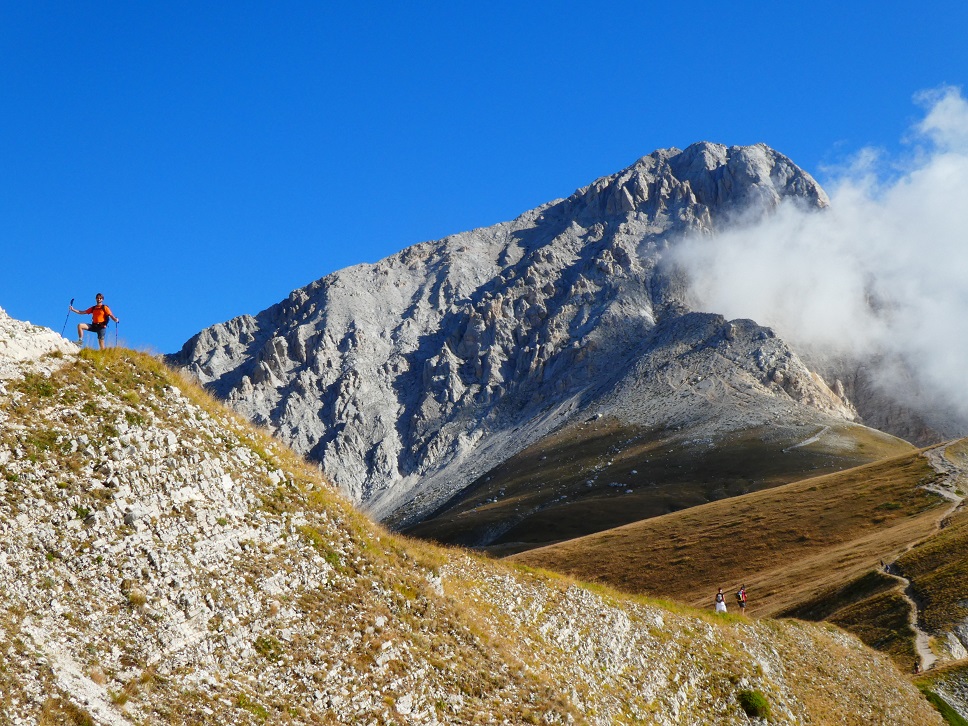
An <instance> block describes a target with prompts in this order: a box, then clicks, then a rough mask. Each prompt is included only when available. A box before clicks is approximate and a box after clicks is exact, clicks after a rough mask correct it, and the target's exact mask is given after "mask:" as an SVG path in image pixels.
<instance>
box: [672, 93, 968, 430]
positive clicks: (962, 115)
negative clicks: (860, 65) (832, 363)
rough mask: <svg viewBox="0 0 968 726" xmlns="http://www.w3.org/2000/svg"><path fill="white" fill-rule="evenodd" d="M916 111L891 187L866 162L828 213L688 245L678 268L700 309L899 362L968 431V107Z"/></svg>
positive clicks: (802, 341)
mask: <svg viewBox="0 0 968 726" xmlns="http://www.w3.org/2000/svg"><path fill="white" fill-rule="evenodd" d="M917 100H918V101H919V102H921V103H923V104H925V105H926V109H927V112H926V115H925V117H924V119H923V120H922V121H921V122H920V123H919V124H917V126H916V127H915V128H914V129H913V134H914V136H913V140H914V141H916V142H917V143H918V144H921V146H919V147H918V148H917V153H914V154H912V155H911V156H910V159H909V160H907V161H906V162H904V166H902V167H900V168H899V169H898V165H897V163H896V164H895V175H894V176H893V177H892V178H891V179H890V180H888V181H883V180H880V179H878V178H877V176H876V175H875V174H874V173H873V171H872V169H873V168H874V167H875V165H876V159H877V158H878V156H877V155H876V154H873V153H872V152H870V151H867V150H865V151H864V152H862V153H861V154H859V155H858V157H857V161H856V163H854V164H852V165H850V166H848V167H847V168H846V169H844V170H842V171H841V172H840V176H839V177H838V178H836V179H835V180H834V181H833V183H832V184H831V183H828V184H827V186H828V192H829V193H830V199H831V205H830V208H829V209H827V210H824V211H823V212H819V213H816V212H804V211H802V210H800V209H797V208H795V207H794V206H793V205H787V206H783V207H781V208H780V209H779V210H777V212H776V213H775V214H772V215H770V216H769V217H768V218H766V219H765V220H763V221H761V222H759V223H757V224H755V225H748V226H743V227H734V228H732V229H730V230H728V231H726V232H723V233H721V234H718V235H715V236H710V237H703V238H692V239H687V240H684V241H683V243H682V244H681V245H679V246H678V248H677V249H676V251H675V258H676V260H677V261H678V262H679V263H680V264H682V265H683V266H684V267H685V268H686V270H687V271H688V273H689V275H690V278H691V283H692V284H691V294H692V295H693V297H694V304H695V305H696V307H698V308H700V309H705V310H710V311H715V312H718V313H721V314H723V315H725V316H727V317H729V318H738V317H743V318H752V319H754V320H756V321H757V322H759V323H761V324H765V325H769V326H771V327H773V328H775V329H776V330H777V332H778V333H779V334H780V335H781V336H783V337H785V338H786V339H787V340H789V341H791V342H792V343H793V344H794V345H801V346H822V347H824V348H827V349H830V350H836V351H841V352H846V353H854V354H859V355H864V356H869V355H871V354H875V353H884V354H889V355H892V356H894V357H895V358H899V359H901V360H903V361H904V362H905V363H906V364H907V365H908V366H909V367H910V369H911V370H912V372H913V373H914V375H915V376H916V377H917V383H918V384H919V386H920V388H921V389H922V393H923V394H924V395H925V396H926V397H927V398H928V399H929V400H934V401H936V402H941V401H943V402H945V405H947V404H951V405H953V406H954V408H955V409H956V411H957V413H958V414H959V415H960V416H962V417H963V418H964V420H965V421H968V102H966V100H965V98H964V97H963V96H962V94H961V92H960V91H959V90H958V89H953V88H942V89H940V90H937V91H933V92H931V93H925V94H920V95H919V96H918V98H917ZM885 375H886V373H885ZM894 385H899V384H898V383H897V381H894Z"/></svg>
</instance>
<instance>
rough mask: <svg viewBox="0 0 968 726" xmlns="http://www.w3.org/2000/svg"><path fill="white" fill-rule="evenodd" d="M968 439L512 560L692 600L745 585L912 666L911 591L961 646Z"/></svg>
mask: <svg viewBox="0 0 968 726" xmlns="http://www.w3.org/2000/svg"><path fill="white" fill-rule="evenodd" d="M965 449H966V443H965V442H964V441H959V442H954V443H952V444H949V445H947V446H942V447H935V448H933V449H929V450H926V451H922V450H916V451H912V452H910V453H906V454H901V455H899V456H895V457H892V458H888V459H884V460H882V461H878V462H875V463H871V464H867V465H865V466H860V467H856V468H853V469H850V470H847V471H843V472H839V473H833V474H828V475H824V476H819V477H813V478H809V479H804V480H801V481H798V482H794V483H791V484H787V485H784V486H779V487H776V488H773V489H770V490H766V491H759V492H754V493H750V494H745V495H742V496H737V497H734V498H730V499H725V500H722V501H717V502H712V503H709V504H705V505H702V506H698V507H693V508H690V509H687V510H684V511H680V512H675V513H672V514H668V515H664V516H661V517H656V518H653V519H648V520H644V521H639V522H635V523H633V524H629V525H626V526H624V527H619V528H615V529H612V530H608V531H604V532H598V533H596V534H593V535H589V536H586V537H582V538H577V539H574V540H571V541H567V542H561V543H558V544H555V545H551V546H547V547H544V548H540V549H534V550H531V551H528V552H523V553H520V554H517V555H514V556H513V557H511V559H512V560H514V561H518V562H523V563H526V564H529V565H532V566H540V567H546V568H549V569H553V570H556V571H560V572H565V573H568V574H571V575H572V576H575V577H579V578H582V579H586V580H591V581H596V582H603V583H608V584H610V585H613V586H615V587H620V588H622V589H623V590H626V591H629V592H638V593H643V594H648V595H650V596H654V597H668V598H671V599H676V600H679V601H682V602H687V603H690V604H693V605H695V606H702V605H703V604H708V603H709V601H710V600H711V597H712V595H711V593H715V591H716V588H717V587H720V586H722V587H724V588H726V589H727V591H730V590H733V591H735V590H736V589H738V588H739V586H740V585H741V584H745V585H746V586H747V590H748V591H749V593H750V597H751V599H750V603H749V612H750V613H751V614H753V615H757V616H767V617H770V616H778V615H784V616H796V617H801V618H807V619H812V620H829V621H831V622H836V623H837V624H839V625H841V626H842V627H845V628H847V629H849V630H852V631H853V632H855V633H857V634H858V635H859V636H860V637H861V638H863V639H864V640H865V642H867V643H868V644H869V645H871V646H873V647H877V648H879V649H881V650H884V651H885V652H887V653H889V654H891V655H892V657H894V658H895V660H896V661H897V662H898V664H899V665H900V666H901V667H902V668H903V669H904V670H907V671H910V670H913V667H914V664H915V662H917V661H918V660H919V657H918V653H917V652H916V651H915V636H916V633H915V632H914V631H913V630H912V629H911V628H910V627H909V624H908V621H909V613H910V612H911V608H912V604H911V603H909V599H910V598H913V600H914V605H915V606H916V607H917V609H918V610H917V611H918V614H919V618H918V619H919V622H920V625H921V626H922V627H923V628H924V629H925V630H927V631H928V632H929V633H931V634H932V635H933V636H934V637H935V640H936V643H935V646H934V647H935V650H936V651H938V653H939V654H940V655H943V656H944V657H946V658H948V659H952V658H954V659H957V658H963V657H965V655H966V653H965V647H964V645H963V644H962V642H961V641H960V640H959V639H958V636H959V635H960V636H962V637H964V632H965V631H964V629H965V627H966V626H965V623H966V616H968V610H966V608H965V607H964V603H965V602H966V601H968V591H966V589H965V584H964V583H965V582H966V579H965V578H964V567H965V564H964V563H965V559H964V552H965V551H966V549H965V548H966V546H968V541H966V532H968V527H966V522H968V520H966V519H965V517H966V514H965V510H964V509H963V508H962V507H961V506H960V502H961V500H962V499H963V497H964V496H965V494H966V493H968V467H966V466H965V463H966V462H965V453H964V452H965ZM941 525H943V526H941ZM885 566H886V569H887V572H885V571H884V570H885ZM908 582H909V583H910V588H911V592H910V593H909V594H907V595H906V593H905V588H906V586H907V584H908Z"/></svg>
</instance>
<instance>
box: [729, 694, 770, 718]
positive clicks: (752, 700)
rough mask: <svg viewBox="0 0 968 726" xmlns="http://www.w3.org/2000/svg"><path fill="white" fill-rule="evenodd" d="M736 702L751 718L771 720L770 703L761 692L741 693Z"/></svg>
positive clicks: (737, 695)
mask: <svg viewBox="0 0 968 726" xmlns="http://www.w3.org/2000/svg"><path fill="white" fill-rule="evenodd" d="M736 700H737V701H739V705H740V706H741V707H742V709H743V710H744V711H745V712H746V715H747V716H749V717H750V718H769V717H770V702H769V701H768V700H766V696H765V695H764V694H763V693H762V692H760V691H750V690H745V691H740V692H739V693H737V694H736Z"/></svg>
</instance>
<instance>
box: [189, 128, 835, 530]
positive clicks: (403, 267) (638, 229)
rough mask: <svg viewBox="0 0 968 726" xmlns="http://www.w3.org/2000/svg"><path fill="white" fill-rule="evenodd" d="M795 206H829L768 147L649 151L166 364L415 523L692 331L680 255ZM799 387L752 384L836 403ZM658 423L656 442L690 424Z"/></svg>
mask: <svg viewBox="0 0 968 726" xmlns="http://www.w3.org/2000/svg"><path fill="white" fill-rule="evenodd" d="M786 199H792V200H796V201H797V202H798V203H801V204H804V205H807V206H812V207H814V208H820V207H823V206H824V205H825V204H826V197H825V196H824V194H823V192H822V190H821V189H820V188H819V187H818V186H817V184H816V183H815V182H814V181H813V180H812V179H811V178H810V176H809V175H808V174H806V173H805V172H803V171H802V170H800V169H798V168H797V167H796V166H795V165H794V164H793V163H792V162H790V161H789V160H788V159H787V158H786V157H784V156H782V155H781V154H778V153H777V152H775V151H773V150H771V149H769V148H768V147H766V146H762V145H758V146H751V147H725V146H721V145H717V144H708V143H702V144H696V145H693V146H690V147H689V148H688V149H686V150H685V151H680V150H678V149H667V150H661V151H656V152H654V153H653V154H650V155H649V156H646V157H643V158H642V159H640V160H639V161H637V162H636V163H635V164H633V165H632V166H630V167H628V168H627V169H625V170H623V171H621V172H619V173H618V174H615V175H612V176H609V177H606V178H603V179H599V180H597V181H595V182H593V183H592V184H590V185H589V186H587V187H584V188H582V189H579V190H578V191H576V192H575V193H574V194H573V195H571V196H570V197H568V198H567V199H563V200H559V201H556V202H551V203H549V204H546V205H544V206H542V207H540V208H538V209H535V210H532V211H530V212H526V213H524V214H522V215H521V216H520V217H518V218H517V219H515V220H513V221H511V222H507V223H503V224H498V225H494V226H493V227H488V228H484V229H478V230H474V231H471V232H466V233H463V234H458V235H454V236H451V237H447V238H445V239H443V240H439V241H436V242H427V243H423V244H419V245H415V246H413V247H410V248H408V249H406V250H403V251H402V252H400V253H398V254H396V255H392V256H390V257H388V258H386V259H384V260H381V261H380V262H377V263H375V264H372V265H358V266H355V267H351V268H348V269H345V270H341V271H338V272H335V273H333V274H331V275H328V276H326V277H324V278H322V279H320V280H317V281H316V282H314V283H312V284H310V285H308V286H306V287H305V288H302V289H299V290H296V291H294V292H293V293H291V294H290V295H289V297H288V298H287V299H286V300H284V301H282V302H281V303H279V304H277V305H275V306H273V307H271V308H269V309H267V310H264V311H263V312H261V313H259V314H258V315H256V316H243V317H240V318H236V319H234V320H231V321H228V322H226V323H223V324H221V325H216V326H213V327H212V328H209V329H207V330H204V331H202V332H201V333H199V334H198V335H196V336H195V337H194V338H192V339H191V340H190V341H188V342H187V343H186V344H185V346H184V347H183V349H182V350H181V351H180V352H179V353H178V354H177V355H174V356H172V357H171V360H172V361H173V362H174V363H176V364H177V365H180V366H183V367H185V368H187V369H188V370H189V371H191V372H192V373H193V374H194V375H196V376H197V377H198V378H199V379H200V380H201V381H202V382H203V383H205V384H206V385H207V386H209V387H210V388H211V389H212V390H213V391H214V392H216V393H217V394H218V395H220V396H221V397H223V398H225V399H226V400H227V401H228V402H229V404H230V405H231V406H233V407H234V408H236V409H237V410H238V411H240V412H242V413H243V414H245V415H246V416H247V417H249V418H251V419H253V420H255V421H257V422H259V423H262V424H266V425H269V426H271V427H273V429H274V430H276V431H277V432H278V433H279V435H280V436H282V437H283V438H284V439H285V440H287V441H289V442H291V443H292V445H293V446H294V447H295V448H296V449H297V450H298V451H299V452H301V453H303V454H305V455H307V456H309V457H310V458H313V459H315V460H317V461H319V462H321V463H322V464H323V466H324V467H325V469H326V471H328V472H329V473H330V475H331V476H332V477H333V478H334V480H335V481H336V482H337V483H338V484H339V485H340V486H341V487H343V489H344V490H345V491H346V492H347V493H348V494H349V495H350V496H351V497H352V498H353V499H354V500H355V501H357V502H359V503H361V504H363V505H364V506H365V507H367V508H368V509H369V510H370V511H371V512H373V513H374V514H375V515H377V516H380V517H384V518H387V517H392V516H394V515H395V513H397V512H398V511H400V510H401V509H402V508H404V507H405V508H406V511H407V512H408V514H407V515H406V516H407V517H419V516H421V514H422V513H424V512H426V511H428V510H429V509H431V508H433V507H434V506H436V505H437V504H438V503H439V502H440V501H441V500H442V499H446V498H447V497H449V496H451V495H452V494H453V493H454V492H455V491H459V490H460V489H461V487H463V486H464V485H466V484H467V483H468V482H470V481H473V480H474V479H475V478H476V477H477V476H479V475H480V474H482V473H483V472H485V471H486V470H487V469H488V468H490V467H492V466H495V465H497V464H498V463H500V462H501V461H503V460H505V459H506V458H507V457H508V456H510V455H513V454H514V453H516V452H517V451H519V450H520V449H521V448H522V447H524V446H526V445H527V444H528V443H530V442H532V441H534V440H536V438H538V437H540V436H542V435H544V434H546V433H547V432H548V431H550V430H553V429H554V428H555V427H556V426H560V425H562V424H563V423H564V422H565V421H567V420H569V418H570V417H574V416H580V415H582V413H583V412H584V411H585V410H586V408H587V407H588V406H590V405H592V402H593V401H595V400H596V399H597V398H598V397H600V396H601V395H602V394H603V392H605V391H607V390H608V389H609V387H610V386H612V385H614V384H615V383H616V382H617V381H618V380H620V379H622V378H623V377H625V376H627V375H628V373H629V371H630V370H632V369H634V368H635V365H636V363H637V362H638V361H639V360H641V359H642V357H643V356H644V355H646V354H647V353H648V352H649V350H650V349H649V346H650V345H652V344H654V341H655V337H654V336H653V335H652V333H653V331H654V330H655V329H656V326H657V325H658V324H659V323H660V322H663V321H665V322H666V323H668V322H670V321H672V320H674V319H676V318H677V317H679V316H681V315H683V314H684V313H686V312H688V309H687V308H686V307H685V305H684V303H683V301H682V299H681V295H680V283H679V281H678V280H677V279H676V276H675V274H673V273H671V272H670V271H669V270H667V269H666V268H665V267H664V266H663V264H662V253H663V251H664V250H665V249H667V248H668V246H669V245H670V244H675V241H676V239H677V238H678V237H679V236H681V235H683V234H685V233H688V232H695V231H703V232H714V231H715V230H716V229H717V228H718V227H719V226H721V225H724V224H728V223H729V221H730V219H731V218H732V217H733V216H735V215H738V214H740V213H743V214H750V213H754V212H755V213H760V214H762V213H768V212H769V210H770V209H772V208H773V207H775V206H776V205H777V204H779V203H780V202H781V201H783V200H786ZM693 322H695V320H693ZM684 324H685V325H686V327H688V325H689V324H690V323H689V321H686V323H684ZM664 329H665V328H664ZM650 341H651V342H650ZM781 345H782V343H781ZM734 348H735V346H734ZM791 355H792V354H791ZM737 360H739V363H738V365H741V366H746V365H747V364H748V363H749V362H750V361H751V360H754V351H753V350H752V349H751V350H749V351H746V352H745V353H742V352H741V353H740V354H738V356H737ZM752 367H753V369H756V370H758V369H757V368H756V365H755V364H753V366H752ZM793 369H795V370H797V371H798V373H797V375H799V376H800V378H802V381H799V380H798V382H796V383H795V384H794V383H792V382H791V381H790V380H786V381H785V387H784V386H780V385H779V384H778V383H777V382H776V381H774V380H769V379H768V378H766V377H765V375H766V374H765V373H764V372H763V371H759V372H758V373H756V376H757V377H755V378H754V380H756V381H758V383H757V385H758V386H761V387H762V394H763V396H764V398H763V399H762V400H763V401H772V400H773V399H774V398H775V397H776V396H781V397H783V399H784V400H787V399H789V400H790V401H791V402H792V403H793V404H794V405H803V406H806V407H807V408H811V404H810V401H821V400H823V401H827V400H828V396H827V394H826V392H818V393H817V394H816V395H813V394H810V393H803V392H808V391H812V390H813V389H815V388H817V387H818V386H820V387H824V388H826V386H825V385H824V384H823V382H818V381H815V380H813V379H812V378H810V376H809V373H808V372H806V369H805V367H803V366H802V365H801V366H799V367H797V366H793V368H792V369H791V370H793ZM640 375H642V376H646V377H648V376H649V375H651V374H650V372H649V371H647V370H643V371H641V372H640ZM792 390H797V391H800V392H801V393H803V395H800V396H799V398H798V399H793V398H791V397H790V395H789V391H792ZM683 405H684V404H683ZM830 408H831V407H830V406H827V405H826V404H825V407H824V409H823V410H822V411H821V410H818V409H814V413H815V414H817V415H827V414H828V413H830V411H829V409H830ZM833 408H835V409H836V410H837V413H836V415H839V416H847V417H850V416H851V415H852V414H851V413H850V409H849V406H848V405H846V404H844V403H843V402H841V404H840V405H836V406H834V407H833ZM753 411H754V412H753V413H751V414H750V417H751V419H750V420H752V419H755V418H757V415H758V414H756V413H755V409H753ZM662 415H663V417H664V418H661V419H656V420H655V421H653V422H652V423H653V424H654V425H664V424H666V423H667V422H668V420H669V417H671V418H677V417H679V415H680V414H679V412H677V411H675V410H672V409H666V410H665V412H664V413H663V414H662Z"/></svg>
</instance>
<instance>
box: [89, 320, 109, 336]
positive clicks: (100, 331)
mask: <svg viewBox="0 0 968 726" xmlns="http://www.w3.org/2000/svg"><path fill="white" fill-rule="evenodd" d="M107 327H108V324H107V323H88V324H87V329H88V330H89V331H91V332H92V333H97V339H98V340H104V331H105V330H106V329H107Z"/></svg>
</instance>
